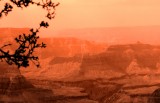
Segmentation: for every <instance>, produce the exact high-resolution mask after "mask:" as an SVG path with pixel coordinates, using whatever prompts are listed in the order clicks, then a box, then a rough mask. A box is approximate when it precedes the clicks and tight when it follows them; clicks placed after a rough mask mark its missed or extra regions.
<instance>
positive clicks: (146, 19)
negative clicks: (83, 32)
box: [0, 0, 160, 36]
mask: <svg viewBox="0 0 160 103" xmlns="http://www.w3.org/2000/svg"><path fill="white" fill-rule="evenodd" d="M59 2H60V3H61V4H60V6H59V7H58V8H57V11H56V14H57V15H56V18H55V19H54V20H53V21H51V22H50V27H49V29H47V30H45V31H42V32H43V33H44V32H45V33H46V34H45V36H55V35H54V34H55V32H57V31H59V30H64V29H78V28H101V27H131V26H153V25H160V20H159V18H160V14H159V11H160V6H159V4H160V1H159V0H140V1H139V0H134V1H133V0H132V1H131V0H100V1H99V0H68V1H66V0H61V1H59ZM0 8H2V5H0ZM44 15H45V11H44V10H43V9H41V8H39V7H35V6H30V7H29V8H27V9H26V8H25V9H23V10H21V9H15V10H14V11H13V12H12V13H10V14H9V15H8V16H7V17H4V18H2V19H0V27H18V28H19V27H36V26H37V24H39V23H40V21H41V20H46V19H45V18H44Z"/></svg>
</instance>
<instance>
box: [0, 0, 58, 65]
mask: <svg viewBox="0 0 160 103" xmlns="http://www.w3.org/2000/svg"><path fill="white" fill-rule="evenodd" d="M0 2H1V0H0ZM10 3H12V5H11V4H10ZM10 3H8V2H7V3H6V4H5V5H4V8H3V9H2V10H1V11H0V18H1V17H2V16H3V15H5V16H7V15H8V14H9V12H11V11H12V10H13V5H16V6H17V7H18V8H24V7H28V6H29V5H37V6H41V7H42V8H43V9H45V10H46V11H47V15H46V17H47V18H48V19H53V18H54V16H55V7H56V6H58V5H59V3H54V2H52V1H51V0H42V1H41V2H34V1H33V0H10ZM48 26H49V24H48V22H45V21H41V23H40V25H39V28H37V29H30V34H21V35H19V36H18V37H16V38H15V41H16V43H17V44H18V48H16V49H15V51H14V53H10V51H9V50H8V51H5V50H4V49H3V48H4V47H7V46H10V45H12V44H4V46H2V47H1V48H0V60H1V61H6V62H7V63H8V64H9V65H12V64H15V65H17V66H18V68H20V67H28V66H29V61H32V62H33V63H34V64H35V65H36V66H37V67H39V66H40V63H39V57H38V56H36V55H35V53H34V52H35V49H37V48H45V47H46V44H45V43H43V42H42V43H38V39H39V36H38V35H37V33H38V32H39V30H40V29H41V28H42V27H44V28H47V27H48Z"/></svg>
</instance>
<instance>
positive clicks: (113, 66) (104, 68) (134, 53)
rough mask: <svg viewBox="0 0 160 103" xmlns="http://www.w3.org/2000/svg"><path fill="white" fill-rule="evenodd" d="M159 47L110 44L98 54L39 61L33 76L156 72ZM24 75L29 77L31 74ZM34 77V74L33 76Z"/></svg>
mask: <svg viewBox="0 0 160 103" xmlns="http://www.w3.org/2000/svg"><path fill="white" fill-rule="evenodd" d="M159 54H160V47H159V46H152V45H148V44H130V45H112V46H110V47H108V49H106V51H104V52H101V53H98V54H83V55H75V56H61V57H54V56H53V57H50V58H46V59H43V60H41V64H42V68H43V69H40V70H34V72H35V71H36V73H34V75H36V76H39V77H41V78H46V79H47V78H50V79H51V78H52V79H55V80H56V79H58V78H59V79H64V78H65V79H71V78H72V79H95V78H112V77H119V76H122V75H123V74H129V75H130V74H148V73H151V71H152V73H155V72H157V71H159V62H160V60H159V58H160V56H159ZM26 71H28V72H23V73H24V74H25V75H29V74H30V75H31V74H32V72H31V71H30V70H29V69H28V70H26ZM32 76H33V75H32Z"/></svg>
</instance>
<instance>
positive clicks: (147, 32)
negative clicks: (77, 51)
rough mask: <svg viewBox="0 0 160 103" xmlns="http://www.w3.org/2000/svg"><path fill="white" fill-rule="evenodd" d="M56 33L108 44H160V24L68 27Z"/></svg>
mask: <svg viewBox="0 0 160 103" xmlns="http://www.w3.org/2000/svg"><path fill="white" fill-rule="evenodd" d="M55 35H56V36H62V37H76V38H81V39H87V40H92V41H98V42H107V44H119V43H120V44H125V43H136V42H142V43H148V44H160V26H135V27H106V28H82V29H66V30H61V31H58V32H56V34H55Z"/></svg>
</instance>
